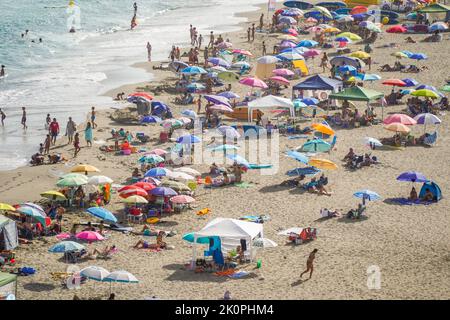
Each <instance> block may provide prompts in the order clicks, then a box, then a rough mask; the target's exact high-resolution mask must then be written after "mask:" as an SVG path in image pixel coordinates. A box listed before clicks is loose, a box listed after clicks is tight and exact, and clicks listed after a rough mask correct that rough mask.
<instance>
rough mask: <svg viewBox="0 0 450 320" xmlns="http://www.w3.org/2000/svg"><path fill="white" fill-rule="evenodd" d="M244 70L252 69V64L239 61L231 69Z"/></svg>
mask: <svg viewBox="0 0 450 320" xmlns="http://www.w3.org/2000/svg"><path fill="white" fill-rule="evenodd" d="M243 68H245V69H250V68H251V66H250V63H248V62H247V61H238V62H235V63H233V64H232V65H231V69H240V70H242V69H243Z"/></svg>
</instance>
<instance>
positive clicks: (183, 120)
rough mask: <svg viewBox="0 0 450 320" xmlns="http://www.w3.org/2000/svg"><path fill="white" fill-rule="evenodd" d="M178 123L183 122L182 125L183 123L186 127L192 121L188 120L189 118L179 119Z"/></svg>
mask: <svg viewBox="0 0 450 320" xmlns="http://www.w3.org/2000/svg"><path fill="white" fill-rule="evenodd" d="M177 120H178V121H181V123H183V125H186V124H188V123H191V122H192V119H190V118H187V117H179V118H177Z"/></svg>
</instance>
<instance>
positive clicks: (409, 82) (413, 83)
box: [402, 78, 419, 87]
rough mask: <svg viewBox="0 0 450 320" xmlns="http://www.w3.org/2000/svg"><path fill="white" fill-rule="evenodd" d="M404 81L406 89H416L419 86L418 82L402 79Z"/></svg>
mask: <svg viewBox="0 0 450 320" xmlns="http://www.w3.org/2000/svg"><path fill="white" fill-rule="evenodd" d="M402 81H403V82H404V83H405V84H406V86H405V87H414V86H417V85H418V84H419V83H418V82H417V81H416V80H414V79H412V78H405V79H402Z"/></svg>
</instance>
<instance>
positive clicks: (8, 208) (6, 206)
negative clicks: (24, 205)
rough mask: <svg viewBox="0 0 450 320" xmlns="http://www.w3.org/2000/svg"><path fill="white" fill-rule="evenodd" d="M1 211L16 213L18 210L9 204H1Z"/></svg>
mask: <svg viewBox="0 0 450 320" xmlns="http://www.w3.org/2000/svg"><path fill="white" fill-rule="evenodd" d="M0 210H1V211H16V208H14V207H13V206H11V205H9V204H7V203H0Z"/></svg>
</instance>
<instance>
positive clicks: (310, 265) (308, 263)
mask: <svg viewBox="0 0 450 320" xmlns="http://www.w3.org/2000/svg"><path fill="white" fill-rule="evenodd" d="M317 251H319V250H317V249H314V250H313V251H312V252H311V253H310V254H309V257H308V260H307V261H306V270H305V271H303V272H302V274H301V275H300V278H301V277H302V276H303V275H304V274H305V273H308V271H309V272H310V273H309V279H311V277H312V274H313V271H314V259H315V258H316V253H317Z"/></svg>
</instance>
